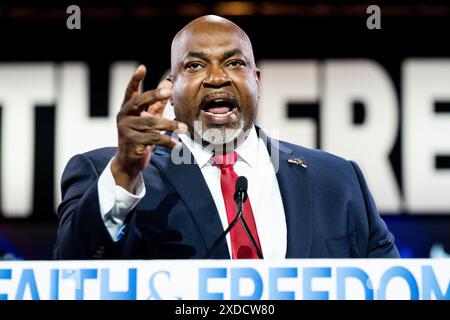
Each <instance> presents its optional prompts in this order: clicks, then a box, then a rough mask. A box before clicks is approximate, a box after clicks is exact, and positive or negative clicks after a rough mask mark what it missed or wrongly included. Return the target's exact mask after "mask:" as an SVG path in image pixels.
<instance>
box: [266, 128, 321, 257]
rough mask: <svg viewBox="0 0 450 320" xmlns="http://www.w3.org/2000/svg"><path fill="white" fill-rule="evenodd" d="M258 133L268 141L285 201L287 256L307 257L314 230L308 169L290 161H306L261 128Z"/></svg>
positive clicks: (268, 147)
mask: <svg viewBox="0 0 450 320" xmlns="http://www.w3.org/2000/svg"><path fill="white" fill-rule="evenodd" d="M258 133H259V136H260V137H262V139H263V141H267V149H268V151H269V154H270V156H271V159H272V163H273V165H274V168H275V172H276V176H277V181H278V186H279V188H280V193H281V198H282V201H283V206H284V212H285V215H286V226H287V250H286V258H308V257H309V256H310V251H311V243H312V231H313V230H312V202H311V198H310V188H309V183H308V169H307V168H304V167H302V166H301V165H296V164H293V163H290V162H289V161H288V160H291V161H292V160H295V159H301V160H303V159H302V158H301V156H300V155H298V154H295V153H294V152H293V151H292V150H291V149H289V148H287V147H286V146H284V145H281V144H280V143H279V141H277V140H273V139H270V138H268V137H267V136H265V133H264V132H263V131H262V130H260V129H259V128H258ZM277 158H278V159H277ZM277 168H278V171H277Z"/></svg>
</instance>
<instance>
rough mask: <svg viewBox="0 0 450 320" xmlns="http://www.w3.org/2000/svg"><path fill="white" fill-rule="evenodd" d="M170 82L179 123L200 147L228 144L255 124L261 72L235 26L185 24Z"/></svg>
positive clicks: (246, 41)
mask: <svg viewBox="0 0 450 320" xmlns="http://www.w3.org/2000/svg"><path fill="white" fill-rule="evenodd" d="M172 81H173V98H172V99H173V100H172V103H173V105H174V108H175V115H176V117H177V120H179V121H182V122H184V123H186V124H187V125H188V126H189V129H190V132H191V134H195V135H196V136H197V137H201V138H202V141H203V143H204V144H208V143H210V144H214V145H223V144H228V143H230V142H232V141H235V139H236V138H238V137H241V136H242V134H243V131H244V130H247V129H249V128H251V126H252V125H253V122H254V120H255V117H256V112H257V105H258V98H259V71H258V70H257V69H256V67H255V63H254V58H253V52H252V49H251V44H250V42H249V40H248V38H247V37H246V36H244V34H243V32H242V31H241V30H240V29H238V28H237V27H236V26H234V25H233V24H231V23H230V24H228V25H227V24H223V23H206V22H203V23H202V22H198V23H194V24H193V25H189V26H188V27H187V28H186V29H185V31H184V32H183V33H182V34H181V35H180V36H179V37H178V38H177V39H176V40H175V42H174V46H173V49H172Z"/></svg>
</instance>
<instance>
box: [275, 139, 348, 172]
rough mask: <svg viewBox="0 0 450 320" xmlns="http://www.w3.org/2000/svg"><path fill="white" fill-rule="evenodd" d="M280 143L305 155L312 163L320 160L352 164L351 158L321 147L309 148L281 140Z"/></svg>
mask: <svg viewBox="0 0 450 320" xmlns="http://www.w3.org/2000/svg"><path fill="white" fill-rule="evenodd" d="M280 145H283V146H284V147H287V148H288V149H291V150H292V151H293V152H294V154H296V155H298V156H300V157H303V158H304V160H305V161H306V160H308V161H309V162H311V163H317V162H319V163H326V164H328V165H333V166H348V165H349V164H350V163H349V162H350V161H349V160H347V159H344V158H343V157H340V156H337V155H335V154H332V153H329V152H326V151H323V150H320V149H312V148H307V147H303V146H300V145H296V144H292V143H289V142H286V141H280Z"/></svg>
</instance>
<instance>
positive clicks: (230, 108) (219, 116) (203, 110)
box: [200, 95, 238, 124]
mask: <svg viewBox="0 0 450 320" xmlns="http://www.w3.org/2000/svg"><path fill="white" fill-rule="evenodd" d="M237 110H238V102H237V101H236V99H234V98H233V97H231V96H229V95H227V96H222V97H217V96H212V97H211V96H209V97H206V98H204V99H203V100H202V102H201V103H200V114H201V115H203V116H204V117H205V118H206V119H207V120H208V122H211V123H216V124H225V123H229V122H234V121H235V120H237V115H236V111H237Z"/></svg>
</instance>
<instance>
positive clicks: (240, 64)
mask: <svg viewBox="0 0 450 320" xmlns="http://www.w3.org/2000/svg"><path fill="white" fill-rule="evenodd" d="M228 65H229V66H230V67H240V66H243V65H244V62H242V61H239V60H233V61H231V62H229V63H228Z"/></svg>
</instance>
